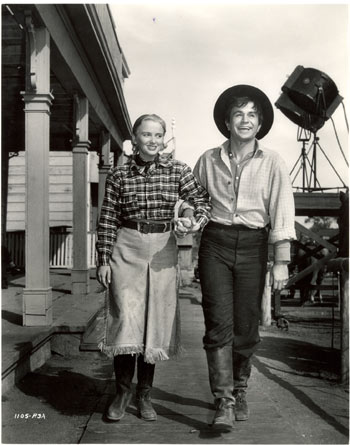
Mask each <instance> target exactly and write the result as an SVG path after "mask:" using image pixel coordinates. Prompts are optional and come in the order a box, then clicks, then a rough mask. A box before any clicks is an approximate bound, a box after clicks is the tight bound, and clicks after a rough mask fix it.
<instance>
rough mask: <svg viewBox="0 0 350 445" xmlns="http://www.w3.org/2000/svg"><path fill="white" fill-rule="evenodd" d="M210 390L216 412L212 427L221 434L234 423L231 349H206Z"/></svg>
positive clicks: (227, 347) (228, 429)
mask: <svg viewBox="0 0 350 445" xmlns="http://www.w3.org/2000/svg"><path fill="white" fill-rule="evenodd" d="M206 354H207V361H208V369H209V382H210V389H211V392H212V394H213V396H214V404H215V408H216V412H215V415H214V419H213V423H212V427H213V428H215V429H216V430H220V431H221V432H226V431H230V430H232V428H233V422H234V405H235V400H234V397H233V371H232V347H231V346H224V347H222V348H219V349H206Z"/></svg>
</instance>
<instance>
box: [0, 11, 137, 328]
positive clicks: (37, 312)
mask: <svg viewBox="0 0 350 445" xmlns="http://www.w3.org/2000/svg"><path fill="white" fill-rule="evenodd" d="M128 75H129V68H128V65H127V62H126V60H125V57H124V54H123V52H122V49H121V47H120V45H119V42H118V38H117V34H116V29H115V24H114V22H113V18H112V16H111V12H110V10H109V7H108V5H106V4H21V5H20V4H9V5H5V4H3V5H2V188H1V190H2V209H1V210H2V211H1V213H2V215H1V216H2V245H3V246H4V245H6V233H7V232H8V231H13V230H22V231H23V230H25V255H26V261H25V265H26V267H25V274H26V284H25V288H24V291H23V321H24V324H25V325H28V326H37V325H47V324H50V323H51V321H52V292H51V287H50V282H49V264H50V261H49V255H50V231H52V229H53V228H54V227H68V228H69V227H71V231H72V239H73V247H72V250H73V258H72V263H73V264H72V272H71V273H72V294H73V297H74V294H84V293H88V292H89V263H90V258H89V256H90V254H91V252H90V251H89V244H91V240H89V232H90V229H91V228H93V227H92V226H93V224H94V221H96V218H97V211H98V208H99V206H100V205H101V201H102V196H103V190H104V181H105V178H106V175H107V172H108V170H109V169H110V167H111V165H112V164H114V165H116V164H117V163H120V162H122V147H123V142H124V141H125V140H126V139H130V135H131V123H130V118H129V114H128V110H127V106H126V103H125V99H124V94H123V83H124V79H125V78H127V77H128ZM9 166H10V168H9ZM9 171H10V172H11V175H10V176H9Z"/></svg>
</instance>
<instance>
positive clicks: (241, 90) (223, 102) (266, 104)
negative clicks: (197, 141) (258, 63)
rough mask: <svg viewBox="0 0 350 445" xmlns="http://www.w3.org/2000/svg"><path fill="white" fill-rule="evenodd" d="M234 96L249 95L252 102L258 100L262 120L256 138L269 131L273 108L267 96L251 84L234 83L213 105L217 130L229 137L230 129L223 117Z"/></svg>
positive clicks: (260, 137)
mask: <svg viewBox="0 0 350 445" xmlns="http://www.w3.org/2000/svg"><path fill="white" fill-rule="evenodd" d="M235 97H249V98H250V99H252V101H253V102H255V101H256V102H258V103H259V104H260V106H261V110H262V114H263V120H262V122H261V128H260V130H259V131H258V133H257V135H256V138H257V139H262V138H263V137H264V136H266V135H267V133H268V132H269V131H270V129H271V127H272V123H273V108H272V104H271V102H270V100H269V98H268V97H267V96H266V94H265V93H263V92H262V91H261V90H259V88H256V87H253V86H251V85H235V86H233V87H231V88H228V89H227V90H225V91H224V92H223V93H221V95H220V96H219V98H218V100H217V101H216V104H215V106H214V120H215V123H216V126H217V127H218V129H219V131H220V132H221V133H222V134H223V135H224V136H225V137H226V138H228V139H229V138H230V131H229V130H228V129H227V126H226V122H225V118H226V113H227V109H228V107H229V106H230V105H231V104H232V101H233V99H234V98H235Z"/></svg>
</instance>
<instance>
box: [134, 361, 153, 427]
mask: <svg viewBox="0 0 350 445" xmlns="http://www.w3.org/2000/svg"><path fill="white" fill-rule="evenodd" d="M154 370H155V365H153V364H150V363H146V362H145V361H144V357H143V356H142V355H140V356H139V357H138V358H137V386H136V405H137V410H138V413H139V416H140V417H141V419H143V420H148V421H152V420H157V413H156V412H155V410H154V408H153V406H152V401H151V389H152V385H153V378H154Z"/></svg>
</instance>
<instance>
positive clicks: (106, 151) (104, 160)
mask: <svg viewBox="0 0 350 445" xmlns="http://www.w3.org/2000/svg"><path fill="white" fill-rule="evenodd" d="M110 152H111V136H110V133H108V132H106V131H103V132H102V134H101V156H100V163H99V165H98V218H99V217H100V212H101V207H102V203H103V198H104V194H105V184H106V178H107V175H108V172H109V170H110V168H111V164H110Z"/></svg>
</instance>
